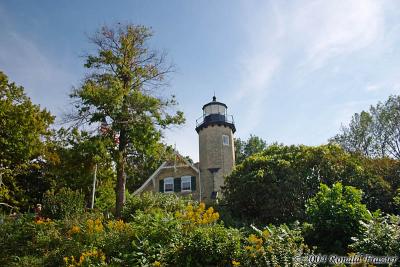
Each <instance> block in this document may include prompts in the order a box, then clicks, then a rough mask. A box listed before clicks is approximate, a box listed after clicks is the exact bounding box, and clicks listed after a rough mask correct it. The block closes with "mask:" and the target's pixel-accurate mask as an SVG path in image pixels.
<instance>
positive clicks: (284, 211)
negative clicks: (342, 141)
mask: <svg viewBox="0 0 400 267" xmlns="http://www.w3.org/2000/svg"><path fill="white" fill-rule="evenodd" d="M392 166H395V165H392V162H386V161H384V162H383V161H379V162H374V160H372V159H365V158H363V157H362V156H357V155H352V154H349V153H347V152H345V151H344V150H343V149H341V148H340V147H338V146H335V145H325V146H319V147H307V146H282V145H271V146H269V147H268V148H267V149H265V150H264V151H263V152H262V153H258V154H255V155H253V156H251V157H249V158H247V159H246V160H244V162H243V163H242V164H239V165H237V166H236V167H235V169H234V171H233V172H232V174H231V175H229V176H228V177H227V178H226V180H225V188H224V193H223V195H224V198H225V200H224V203H223V204H224V205H225V207H226V208H225V209H226V210H228V211H229V212H228V213H230V214H231V215H232V216H233V218H235V220H236V221H244V222H246V221H247V222H250V223H251V222H254V223H258V224H261V225H262V224H268V223H275V224H281V223H290V222H294V221H295V220H301V221H304V220H305V219H306V217H305V203H306V201H307V199H309V198H310V197H312V196H313V195H315V194H316V193H317V191H318V189H319V184H320V183H325V184H327V185H332V184H334V183H335V182H337V181H340V182H342V183H343V184H344V185H351V186H355V187H357V188H360V189H362V190H363V192H364V196H363V200H364V202H365V203H366V204H367V207H368V208H369V209H371V210H376V209H381V210H383V211H392V210H393V207H392V202H391V201H392V198H393V190H392V188H391V184H390V183H389V182H388V181H386V180H385V179H386V178H387V177H390V176H391V174H392V173H394V172H395V169H396V168H395V167H393V168H392ZM395 175H398V174H395ZM249 192H251V194H250V193H249Z"/></svg>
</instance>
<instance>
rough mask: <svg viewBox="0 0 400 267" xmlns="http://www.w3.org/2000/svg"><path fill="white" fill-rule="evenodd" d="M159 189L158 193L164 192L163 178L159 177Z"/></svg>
mask: <svg viewBox="0 0 400 267" xmlns="http://www.w3.org/2000/svg"><path fill="white" fill-rule="evenodd" d="M158 184H159V187H160V188H159V191H160V193H164V180H163V179H161V180H160V181H159V183H158Z"/></svg>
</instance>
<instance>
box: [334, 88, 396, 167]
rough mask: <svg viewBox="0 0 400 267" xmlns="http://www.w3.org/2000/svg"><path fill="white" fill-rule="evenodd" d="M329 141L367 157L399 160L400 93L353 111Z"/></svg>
mask: <svg viewBox="0 0 400 267" xmlns="http://www.w3.org/2000/svg"><path fill="white" fill-rule="evenodd" d="M330 142H332V143H337V144H339V145H340V146H342V147H343V148H344V149H346V150H347V151H349V152H355V153H361V154H363V155H366V156H369V157H392V158H396V159H400V96H394V95H392V96H390V97H389V98H388V99H387V100H386V101H385V102H384V103H382V102H379V103H378V104H377V105H375V106H371V107H370V108H369V111H362V112H361V113H355V114H354V115H353V117H352V119H351V121H350V123H349V125H348V126H342V128H341V132H340V133H339V134H337V135H336V136H334V137H333V138H331V139H330Z"/></svg>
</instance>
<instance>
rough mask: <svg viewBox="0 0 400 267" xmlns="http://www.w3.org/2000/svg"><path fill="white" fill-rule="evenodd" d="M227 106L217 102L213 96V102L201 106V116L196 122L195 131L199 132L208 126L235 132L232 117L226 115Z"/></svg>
mask: <svg viewBox="0 0 400 267" xmlns="http://www.w3.org/2000/svg"><path fill="white" fill-rule="evenodd" d="M227 109H228V107H227V105H225V104H224V103H222V102H218V101H217V98H216V97H215V96H213V100H212V101H211V102H209V103H207V104H205V105H204V106H203V116H201V117H200V118H199V119H197V120H196V131H197V132H199V131H201V130H202V129H204V128H207V127H208V126H214V125H218V126H225V127H229V128H231V129H232V132H235V131H236V128H235V124H234V121H233V116H232V115H228V114H227Z"/></svg>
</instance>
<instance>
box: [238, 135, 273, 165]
mask: <svg viewBox="0 0 400 267" xmlns="http://www.w3.org/2000/svg"><path fill="white" fill-rule="evenodd" d="M266 147H267V142H265V141H264V140H263V139H262V138H260V137H258V136H255V135H250V137H249V139H247V140H241V139H240V138H236V139H235V161H236V164H240V163H242V162H243V160H245V159H246V158H247V157H250V156H251V155H253V154H255V153H259V152H262V151H263V150H264V149H265V148H266Z"/></svg>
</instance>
